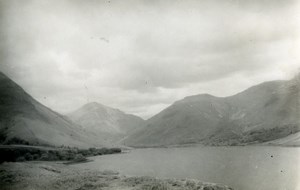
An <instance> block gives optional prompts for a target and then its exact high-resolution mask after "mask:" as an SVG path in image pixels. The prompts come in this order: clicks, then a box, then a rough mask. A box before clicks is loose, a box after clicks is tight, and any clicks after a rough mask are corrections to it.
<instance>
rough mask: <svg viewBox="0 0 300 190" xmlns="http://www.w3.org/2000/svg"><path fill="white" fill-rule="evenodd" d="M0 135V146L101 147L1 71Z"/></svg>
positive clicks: (99, 141)
mask: <svg viewBox="0 0 300 190" xmlns="http://www.w3.org/2000/svg"><path fill="white" fill-rule="evenodd" d="M0 135H1V143H2V144H12V143H17V144H19V143H29V144H35V145H40V144H44V145H55V146H61V145H66V146H79V147H89V146H94V145H103V142H102V140H101V139H99V138H97V137H96V136H95V135H94V134H88V133H85V132H84V131H83V130H82V129H81V128H80V127H78V126H76V125H74V124H73V123H72V122H71V121H70V120H68V119H67V118H65V117H64V116H62V115H60V114H58V113H56V112H54V111H52V110H50V109H49V108H47V107H45V106H43V105H42V104H40V103H39V102H37V101H36V100H34V99H33V98H32V97H31V96H30V95H29V94H27V93H26V92H25V91H24V90H23V89H22V88H21V87H20V86H18V85H17V84H16V83H15V82H13V81H12V80H10V79H9V78H8V77H7V76H5V75H4V74H3V73H1V72H0Z"/></svg>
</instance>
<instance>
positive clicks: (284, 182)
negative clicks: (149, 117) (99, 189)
mask: <svg viewBox="0 0 300 190" xmlns="http://www.w3.org/2000/svg"><path fill="white" fill-rule="evenodd" d="M92 159H93V160H94V162H88V163H83V164H78V165H74V166H72V167H80V168H88V169H99V170H115V171H119V172H120V173H121V174H124V175H127V176H155V177H162V178H193V179H199V180H201V181H205V182H213V183H220V184H224V185H228V186H230V187H233V188H234V189H235V190H298V189H300V148H283V147H266V146H247V147H183V148H182V147H181V148H148V149H134V150H131V151H130V152H129V153H124V154H114V155H104V156H97V157H93V158H92Z"/></svg>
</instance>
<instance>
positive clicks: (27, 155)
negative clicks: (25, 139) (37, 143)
mask: <svg viewBox="0 0 300 190" xmlns="http://www.w3.org/2000/svg"><path fill="white" fill-rule="evenodd" d="M24 157H25V159H26V160H28V161H31V160H33V156H32V155H31V154H30V153H29V152H27V153H26V154H25V156H24Z"/></svg>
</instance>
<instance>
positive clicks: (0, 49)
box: [0, 0, 300, 118]
mask: <svg viewBox="0 0 300 190" xmlns="http://www.w3.org/2000/svg"><path fill="white" fill-rule="evenodd" d="M0 9H1V10H0V19H1V20H0V40H1V44H0V56H1V62H0V70H2V71H3V72H4V73H5V74H7V75H8V76H9V77H10V78H12V79H13V80H14V81H16V82H17V83H18V84H20V85H21V86H22V87H23V88H24V89H25V90H26V91H27V92H28V93H30V94H31V95H32V96H33V97H34V98H36V99H37V100H38V101H40V102H41V103H43V104H45V105H46V106H48V107H50V108H52V109H54V110H56V111H58V112H61V113H63V114H64V113H68V112H71V111H74V110H75V109H77V108H79V107H80V106H82V105H83V104H85V103H87V102H93V101H96V102H99V103H102V104H105V105H108V106H112V107H116V108H119V109H121V110H123V111H125V112H127V113H132V114H136V115H138V116H141V117H143V118H149V117H151V116H152V115H154V114H156V113H157V112H159V111H161V110H162V109H163V108H165V107H167V106H169V105H170V104H172V103H173V102H174V101H176V100H178V99H181V98H183V97H185V96H189V95H193V94H200V93H210V94H213V95H215V96H228V95H233V94H235V93H237V92H240V91H242V90H244V89H246V88H248V87H250V86H252V85H255V84H258V83H260V82H263V81H267V80H275V79H289V78H291V77H292V76H293V75H294V74H295V73H297V72H299V67H300V53H299V52H300V1H296V0H295V1H293V0H277V1H276V0H272V1H271V0H243V1H242V0H224V1H218V0H215V1H214V0H202V1H173V0H172V1H171V0H169V1H168V0H167V1H146V0H145V1H142V0H141V1H127V0H125V1H124V0H122V1H121V0H119V1H115V0H108V1H100V0H99V1H83V0H82V1H76V0H75V1H74V0H73V1H58V0H57V1H50V0H49V1H38V0H37V1H28V0H27V1H23V0H19V1H14V0H1V1H0Z"/></svg>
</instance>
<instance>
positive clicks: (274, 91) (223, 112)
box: [124, 76, 300, 146]
mask: <svg viewBox="0 0 300 190" xmlns="http://www.w3.org/2000/svg"><path fill="white" fill-rule="evenodd" d="M299 78H300V77H299V76H297V77H295V78H294V79H292V80H289V81H272V82H265V83H262V84H260V85H257V86H254V87H251V88H249V89H247V90H245V91H243V92H241V93H239V94H236V95H234V96H230V97H225V98H220V97H214V96H211V95H208V94H202V95H196V96H190V97H186V98H184V99H183V100H180V101H177V102H175V103H174V104H173V105H171V106H170V107H168V108H166V109H165V110H163V111H162V112H160V113H159V114H157V115H155V116H154V117H152V118H150V119H149V120H148V121H147V125H146V127H144V128H143V129H141V130H139V131H138V132H136V133H135V134H133V135H131V136H129V137H128V138H127V139H125V141H124V143H125V144H127V145H130V146H162V145H177V144H186V143H202V144H209V145H238V144H249V143H260V142H266V141H272V140H275V139H280V138H284V137H286V136H288V135H290V134H295V133H297V132H298V131H299V126H300V125H299V118H300V113H299V111H300V107H299V98H300V90H299V89H300V82H299V80H300V79H299Z"/></svg>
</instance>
